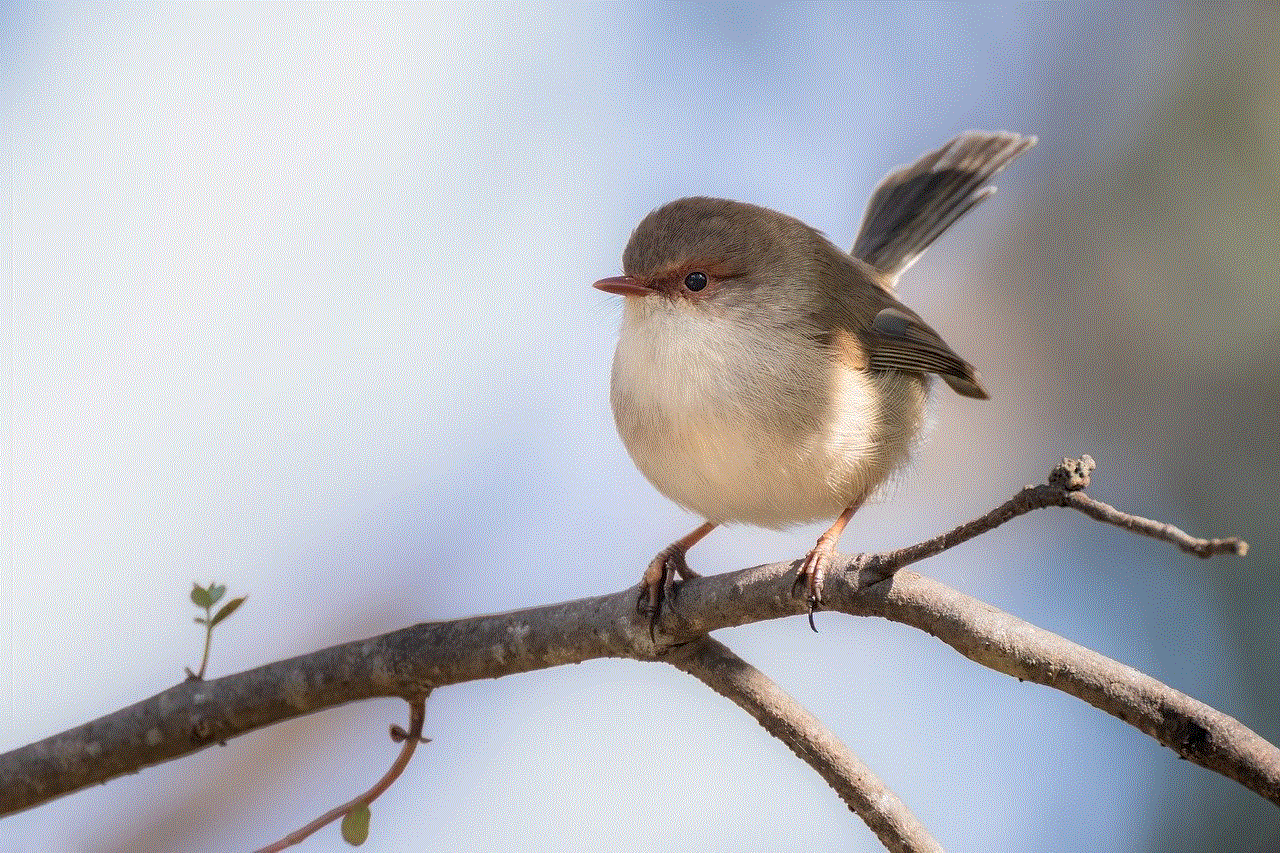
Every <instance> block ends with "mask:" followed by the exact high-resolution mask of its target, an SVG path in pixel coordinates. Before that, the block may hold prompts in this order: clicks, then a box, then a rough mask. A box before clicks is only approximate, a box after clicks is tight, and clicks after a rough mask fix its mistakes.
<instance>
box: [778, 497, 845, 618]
mask: <svg viewBox="0 0 1280 853" xmlns="http://www.w3.org/2000/svg"><path fill="white" fill-rule="evenodd" d="M860 506H862V501H858V502H857V503H856V504H854V505H853V506H851V507H849V508H848V509H846V510H845V511H844V512H842V513H840V517H839V518H837V519H836V520H835V522H834V523H833V524H832V525H831V526H830V527H828V528H827V532H826V533H824V534H822V535H821V536H819V537H818V542H817V544H815V545H814V546H813V550H811V551H810V552H809V553H808V555H807V556H806V557H805V558H804V563H802V564H801V566H800V571H798V572H797V573H796V581H795V583H794V584H792V586H791V594H792V595H798V594H799V593H800V589H801V585H802V584H803V588H804V598H805V601H807V602H808V603H809V627H810V628H813V630H815V631H817V630H818V629H817V628H816V627H814V624H813V612H814V611H815V610H817V609H818V608H819V606H821V604H822V580H823V578H824V577H825V576H826V574H827V566H828V565H830V563H831V555H832V554H834V553H835V550H836V543H837V542H839V541H840V534H841V533H843V532H844V526H845V525H846V524H848V523H849V519H850V518H853V514H854V513H855V512H857V511H858V507H860Z"/></svg>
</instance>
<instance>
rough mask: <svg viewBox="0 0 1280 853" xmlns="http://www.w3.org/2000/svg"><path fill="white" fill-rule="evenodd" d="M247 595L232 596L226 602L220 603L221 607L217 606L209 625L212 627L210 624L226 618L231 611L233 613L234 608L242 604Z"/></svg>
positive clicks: (236, 608) (215, 623)
mask: <svg viewBox="0 0 1280 853" xmlns="http://www.w3.org/2000/svg"><path fill="white" fill-rule="evenodd" d="M248 597H249V596H247V595H242V596H240V597H239V598H233V599H231V600H230V601H228V602H227V603H226V604H224V605H222V607H221V608H219V610H218V612H217V613H215V614H213V622H212V624H211V625H210V627H212V625H217V624H218V623H219V622H221V621H222V620H223V619H226V618H227V617H228V616H230V615H231V614H232V613H235V612H236V610H238V609H239V607H240V605H241V604H244V602H245V600H246V599H247V598H248Z"/></svg>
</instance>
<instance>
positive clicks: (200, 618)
mask: <svg viewBox="0 0 1280 853" xmlns="http://www.w3.org/2000/svg"><path fill="white" fill-rule="evenodd" d="M191 621H193V622H195V623H196V624H197V625H203V624H204V617H203V616H192V617H191Z"/></svg>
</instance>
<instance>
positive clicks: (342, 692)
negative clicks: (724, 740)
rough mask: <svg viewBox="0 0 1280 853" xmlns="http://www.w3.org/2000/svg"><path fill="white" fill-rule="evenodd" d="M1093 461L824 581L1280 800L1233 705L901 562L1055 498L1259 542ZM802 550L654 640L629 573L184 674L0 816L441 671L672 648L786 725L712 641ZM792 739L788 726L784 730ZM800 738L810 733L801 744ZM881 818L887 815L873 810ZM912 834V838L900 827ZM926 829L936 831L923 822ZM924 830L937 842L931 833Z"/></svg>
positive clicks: (740, 575) (10, 764)
mask: <svg viewBox="0 0 1280 853" xmlns="http://www.w3.org/2000/svg"><path fill="white" fill-rule="evenodd" d="M1091 467H1092V460H1089V459H1088V457H1084V458H1083V459H1081V460H1064V462H1063V465H1060V466H1058V467H1057V468H1055V469H1054V472H1053V473H1052V474H1051V475H1050V481H1049V483H1048V484H1046V485H1041V486H1035V487H1031V486H1029V487H1027V488H1025V489H1023V490H1022V491H1020V492H1019V493H1018V494H1017V495H1015V496H1014V497H1013V498H1012V499H1011V500H1010V501H1007V502H1006V503H1005V504H1003V505H1002V506H1000V507H997V508H996V509H994V510H992V511H991V512H990V513H987V514H986V515H984V516H983V517H981V518H979V519H975V520H974V521H971V522H967V523H966V524H963V525H961V526H960V527H957V528H956V529H955V530H952V531H949V532H948V533H945V534H943V535H942V536H939V537H937V538H935V539H933V540H930V541H928V542H924V543H920V544H919V545H913V546H910V547H908V548H903V549H900V550H898V551H893V552H889V553H886V554H877V555H860V556H858V557H852V558H841V562H839V563H837V565H836V566H833V568H832V570H831V572H830V574H829V575H828V578H827V581H826V587H825V590H824V593H825V597H826V607H827V609H829V610H837V611H841V612H845V613H849V614H853V615H859V616H881V617H883V618H886V619H890V620H893V621H897V622H902V623H904V624H907V625H912V626H914V627H917V628H920V629H921V630H923V631H926V632H927V633H930V634H932V635H933V636H935V637H938V638H939V639H940V640H942V641H943V642H945V643H947V644H948V645H950V646H952V647H953V648H955V649H956V650H957V651H959V652H960V653H961V654H963V655H965V656H966V657H969V658H970V659H972V660H974V661H976V662H978V663H981V664H983V665H985V666H988V667H991V668H993V669H996V670H998V671H1000V672H1004V673H1007V674H1009V675H1012V676H1014V677H1016V678H1019V679H1024V680H1028V681H1035V682H1037V683H1040V684H1045V685H1047V686H1050V687H1055V688H1057V689H1059V690H1062V691H1064V692H1066V693H1069V694H1071V695H1073V696H1077V697H1079V698H1081V699H1084V700H1085V701H1087V702H1089V703H1090V704H1092V705H1094V706H1096V707H1098V708H1100V709H1102V710H1104V711H1106V712H1107V713H1110V714H1112V715H1114V716H1116V717H1118V718H1119V719H1121V720H1124V721H1125V722H1128V723H1130V724H1132V725H1134V726H1136V727H1137V728H1139V729H1140V730H1142V731H1144V732H1146V733H1147V734H1148V735H1150V736H1152V737H1154V738H1155V739H1157V740H1158V741H1160V742H1161V743H1163V744H1164V745H1166V746H1168V747H1170V748H1171V749H1173V750H1175V751H1176V752H1177V753H1178V754H1179V755H1181V756H1182V757H1184V758H1187V759H1189V760H1191V761H1194V762H1196V763H1197V764H1200V765H1202V766H1204V767H1207V768H1209V769H1211V770H1214V771H1216V772H1219V773H1222V774H1223V775H1225V776H1227V777H1229V778H1232V779H1235V780H1236V781H1238V782H1240V783H1241V784H1243V785H1245V786H1246V787H1248V788H1250V789H1251V790H1253V791H1255V792H1256V793H1258V794H1259V795H1260V796H1263V797H1265V798H1267V799H1269V800H1271V801H1272V802H1274V803H1277V804H1280V750H1277V749H1276V748H1275V747H1274V746H1272V745H1271V744H1269V743H1267V742H1266V741H1265V740H1263V739H1262V738H1261V737H1259V736H1258V735H1256V734H1255V733H1253V732H1252V731H1250V730H1249V729H1248V728H1247V727H1245V726H1244V725H1242V724H1241V723H1239V722H1238V721H1236V720H1234V719H1232V718H1231V717H1228V716H1226V715H1225V714H1221V713H1219V712H1217V711H1215V710H1214V709H1212V708H1210V707H1209V706H1207V705H1204V704H1203V703H1201V702H1198V701H1196V700H1195V699H1192V698H1190V697H1189V696H1186V695H1185V694H1182V693H1179V692H1178V691H1176V690H1173V689H1171V688H1169V687H1167V686H1165V685H1163V684H1161V683H1160V682H1158V681H1156V680H1155V679H1152V678H1150V677H1148V676H1146V675H1143V674H1142V673H1139V672H1137V671H1136V670H1133V669H1131V668H1129V667H1127V666H1124V665H1122V664H1119V663H1117V662H1115V661H1112V660H1110V659H1108V658H1106V657H1104V656H1102V655H1099V654H1097V653H1095V652H1091V651H1089V650H1088V649H1085V648H1083V647H1081V646H1078V645H1076V644H1075V643H1071V642H1069V641H1067V640H1065V639H1063V638H1061V637H1058V636H1056V635H1054V634H1052V633H1050V632H1048V631H1043V630H1041V629H1039V628H1036V627H1035V626H1032V625H1029V624H1028V623H1026V622H1023V621H1022V620H1020V619H1017V618H1015V617H1013V616H1010V615H1009V614H1006V613H1002V612H1000V611H999V610H996V609H995V608H993V607H991V606H989V605H986V604H984V603H982V602H979V601H976V600H974V599H972V598H969V597H968V596H965V595H963V594H961V593H959V592H957V591H955V590H952V589H949V588H948V587H946V586H944V585H942V584H939V583H937V582H935V581H931V580H928V579H926V578H924V577H921V576H920V575H917V574H915V573H913V572H906V571H898V569H899V568H901V567H902V566H904V565H908V564H910V563H913V562H916V561H918V560H921V559H924V558H925V557H928V556H932V555H933V554H936V553H939V552H941V551H943V550H946V549H947V548H950V547H953V546H955V545H956V544H959V543H960V542H963V541H966V540H967V539H970V538H973V537H974V536H977V535H979V534H981V533H983V532H985V531H986V530H990V529H992V528H994V527H996V526H998V525H1000V524H1003V523H1004V522H1006V521H1008V520H1010V519H1012V518H1015V517H1017V516H1019V515H1022V514H1024V513H1026V512H1030V511H1032V510H1035V509H1040V508H1044V507H1049V506H1067V507H1071V508H1074V509H1077V510H1079V511H1081V512H1085V513H1086V514H1088V515H1090V516H1091V517H1094V518H1098V519H1099V520H1102V521H1106V522H1108V523H1113V524H1117V525H1119V526H1121V527H1125V528H1126V529H1131V530H1135V531H1136V532H1140V533H1143V534H1145V535H1151V536H1155V537H1157V538H1160V539H1164V540H1166V541H1169V542H1173V543H1174V544H1177V545H1178V546H1179V547H1181V548H1183V549H1184V550H1187V551H1189V552H1191V553H1195V554H1198V555H1200V556H1208V555H1210V554H1212V553H1220V552H1233V553H1237V554H1243V553H1244V552H1245V547H1246V546H1245V544H1244V543H1243V542H1240V541H1239V540H1233V539H1223V540H1198V539H1193V538H1192V537H1190V536H1188V535H1187V534H1185V533H1183V532H1182V531H1179V530H1177V529H1176V528H1172V527H1170V526H1168V525H1162V524H1159V523H1157V522H1153V521H1149V520H1147V519H1139V518H1136V517H1134V516H1129V515H1127V514H1125V513H1122V512H1120V511H1118V510H1115V509H1114V508H1112V507H1108V506H1106V505H1105V504H1101V503H1098V502H1096V501H1094V500H1093V499H1092V498H1089V497H1088V496H1086V495H1084V494H1083V492H1082V491H1081V489H1082V488H1083V487H1084V486H1085V485H1087V482H1088V473H1089V469H1091ZM797 565H798V562H792V563H773V564H770V565H765V566H757V567H755V568H752V569H744V570H741V571H737V572H729V573H726V574H721V575H715V576H710V577H700V578H693V579H690V580H688V581H686V582H685V583H684V584H682V585H681V586H680V588H679V595H678V597H677V598H676V599H675V600H674V601H673V602H671V607H670V610H669V611H668V612H667V613H666V614H665V616H664V618H663V620H662V623H661V626H660V627H661V629H662V631H661V632H660V634H659V642H658V643H657V644H655V643H654V642H653V641H652V640H651V639H650V636H649V626H648V620H647V619H645V618H644V617H642V616H639V615H637V613H636V611H635V591H634V589H627V590H623V591H622V592H618V593H615V594H613V595H606V596H598V597H594V598H585V599H580V600H577V601H570V602H565V603H562V604H554V605H548V606H545V607H536V608H530V609H527V610H519V611H513V612H510V613H501V614H493V615H487V616H477V617H473V618H470V619H460V620H456V621H451V622H435V623H423V624H420V625H414V626H411V627H408V628H404V629H402V630H399V631H394V632H391V633H389V634H384V635H382V636H379V637H372V638H369V639H366V640H358V641H355V642H351V643H345V644H342V645H339V646H333V647H331V648H328V649H322V650H320V651H317V652H313V653H311V654H308V655H303V656H300V657H296V658H292V659H290V660H285V661H280V662H277V663H272V664H268V665H266V666H263V667H259V668H257V669H253V670H249V671H247V672H243V673H239V674H237V675H231V676H227V677H225V678H220V679H217V680H214V681H186V682H183V683H180V684H178V685H175V686H174V687H172V688H170V689H168V690H166V691H164V692H162V693H160V694H158V695H156V696H153V697H152V698H150V699H146V700H144V701H142V702H139V703H137V704H135V705H132V706H130V707H128V708H124V709H122V710H120V711H117V712H115V713H113V714H109V715H107V716H105V717H102V718H100V719H98V720H95V721H93V722H90V723H87V724H85V725H82V726H79V727H77V728H74V729H70V730H68V731H66V732H63V733H61V734H57V735H54V736H52V737H50V738H46V739H45V740H42V741H39V742H37V743H34V744H31V745H29V746H26V747H22V748H20V749H17V750H14V751H12V752H10V753H7V754H5V755H3V756H0V815H4V814H10V813H12V812H15V811H19V810H22V809H26V808H30V807H32V806H35V805H38V804H40V803H43V802H47V801H48V800H51V799H53V798H55V797H58V796H62V795H64V794H68V793H71V792H73V791H76V790H79V789H80V788H83V787H86V786H88V785H91V784H94V783H96V782H104V781H106V780H108V779H111V778H114V777H115V776H119V775H121V774H123V773H129V772H136V771H137V770H140V769H141V768H143V767H147V766H150V765H153V764H157V763H159V762H161V761H167V760H171V759H173V758H177V757H179V756H182V755H186V754H189V753H192V752H195V751H197V750H200V749H204V748H206V747H208V746H211V745H213V744H222V743H225V742H226V741H227V740H229V739H230V738H232V737H235V736H237V735H241V734H244V733H246V732H249V731H253V730H254V729H257V728H261V727H263V726H267V725H270V724H272V723H276V722H280V721H282V720H285V719H291V718H293V717H298V716H301V715H303V714H308V713H313V712H315V711H319V710H323V709H325V708H329V707H333V706H335V705H338V704H342V703H345V702H351V701H355V700H358V699H366V698H372V697H379V696H398V697H401V698H405V699H407V700H413V699H414V698H415V697H421V696H424V695H426V694H427V693H428V692H429V691H430V690H431V689H433V688H436V687H441V686H445V685H449V684H456V683H460V682H463V681H471V680H475V679H480V678H498V677H501V676H503V675H509V674H512V673H517V672H528V671H531V670H536V669H542V668H546V667H551V666H558V665H561V664H566V663H577V662H580V661H584V660H588V659H591V658H598V657H620V658H632V659H635V660H642V661H656V660H665V661H667V662H670V663H673V664H675V665H677V666H681V667H682V668H686V671H689V672H691V673H694V674H697V675H698V677H700V678H703V680H704V681H706V682H707V683H708V684H710V685H711V686H712V687H713V688H714V689H717V690H719V691H721V692H723V693H724V694H725V695H727V696H729V697H730V698H732V699H733V701H735V702H737V703H738V704H739V705H741V706H742V707H744V708H747V710H749V711H750V712H752V713H753V715H757V719H761V721H762V723H765V720H770V722H768V723H765V724H766V728H768V729H769V730H770V731H771V732H773V733H775V734H779V732H780V731H782V730H783V729H785V728H787V726H788V725H790V724H783V723H781V722H777V721H779V720H782V719H784V718H785V715H786V714H788V713H793V711H790V710H788V709H787V707H786V704H787V703H786V702H785V701H783V700H784V698H785V694H781V692H780V691H778V694H777V695H775V694H773V693H771V692H770V691H769V690H768V689H765V687H764V686H763V685H764V684H765V682H761V681H760V680H759V679H760V678H763V676H759V674H758V673H757V674H756V675H752V674H751V673H752V672H754V671H753V670H750V669H749V668H748V669H743V667H747V665H746V664H745V663H743V662H740V661H739V662H737V663H730V662H731V661H736V660H737V659H736V658H733V657H732V656H731V653H729V652H728V650H727V649H723V646H719V644H715V645H711V644H712V643H714V641H711V640H709V639H707V638H706V637H705V635H706V634H707V633H708V632H710V631H715V630H718V629H721V628H727V627H732V626H736V625H743V624H747V623H750V622H756V621H761V620H764V619H776V618H781V617H784V616H792V615H798V614H802V613H805V612H807V607H806V605H805V603H804V602H803V601H800V600H798V599H796V598H793V597H792V596H791V594H790V590H791V583H790V581H791V578H792V577H793V576H794V572H795V569H796V567H797ZM717 648H718V649H722V650H723V651H718V650H717ZM694 650H700V654H702V655H704V656H706V657H705V660H703V661H702V662H701V663H699V660H700V659H699V658H698V656H696V655H694V654H693V653H694ZM713 652H714V653H713ZM691 655H692V656H691ZM717 659H718V660H719V663H716V660H717ZM757 676H758V678H757ZM766 681H767V680H766ZM773 689H774V690H776V688H773ZM761 715H764V716H763V718H762V716H761ZM797 719H798V718H797ZM809 719H810V721H811V722H805V723H804V725H799V724H798V723H797V725H796V726H794V728H796V729H797V731H800V730H803V731H800V734H799V735H797V737H799V738H800V739H799V740H796V741H794V742H793V741H791V740H788V741H787V742H788V744H789V745H791V746H792V748H793V749H794V750H796V751H797V754H801V755H802V757H805V755H804V753H812V752H814V746H813V745H814V744H816V743H818V742H819V741H821V740H822V739H823V738H825V737H826V736H827V735H829V733H827V735H824V734H823V732H825V729H823V728H822V727H821V725H820V724H817V723H816V721H812V718H809ZM814 725H817V728H814ZM784 734H785V733H784ZM779 736H783V735H782V734H779ZM787 737H790V735H787V736H786V737H783V739H784V740H787ZM805 739H808V740H809V741H810V742H811V743H809V745H806V744H805ZM837 743H838V742H837ZM824 749H825V747H824ZM841 749H843V753H842V754H843V755H845V757H844V758H842V759H841V760H840V761H837V762H834V763H830V762H828V763H827V764H826V765H825V768H826V769H823V767H819V765H817V764H815V765H814V766H815V767H817V768H818V769H819V772H822V773H823V775H824V778H828V776H829V775H830V776H834V777H836V779H837V781H833V782H832V784H833V786H835V787H836V789H837V791H839V792H840V793H841V796H844V797H845V798H846V801H848V802H850V803H851V805H853V804H854V803H855V802H857V801H858V800H859V799H862V800H868V801H870V800H873V799H875V798H876V797H877V796H879V793H878V789H877V788H876V787H875V786H876V785H877V784H878V782H876V780H874V777H870V776H869V775H864V774H863V771H862V770H861V769H859V767H860V765H858V764H857V759H856V758H852V756H851V754H848V751H847V749H844V748H843V746H841ZM819 751H821V750H819ZM837 752H839V751H838V750H837ZM833 754H834V753H833ZM849 758H852V762H850V761H849V760H848V759H849ZM806 760H807V759H806ZM828 781H831V779H830V778H828ZM864 782H867V783H869V784H864ZM842 786H844V788H842ZM895 799H896V798H895ZM854 807H855V809H857V808H858V807H857V806H856V805H855V806H854ZM890 811H892V809H891V810H890ZM860 813H861V812H860ZM908 817H909V815H908ZM898 819H899V818H896V817H895V818H892V820H898ZM869 820H890V819H889V818H883V817H876V816H874V815H873V816H872V817H871V818H869ZM911 820H914V818H912V819H911ZM903 825H904V826H906V824H905V823H904V824H903ZM873 828H874V827H873ZM877 831H879V830H877ZM899 837H901V838H910V837H911V836H910V834H909V833H899ZM923 838H925V839H927V834H926V835H925V836H923ZM925 843H933V842H932V839H928V842H923V841H922V842H921V844H925ZM900 849H934V848H930V847H928V846H920V847H914V848H913V847H907V846H903V847H901V848H900Z"/></svg>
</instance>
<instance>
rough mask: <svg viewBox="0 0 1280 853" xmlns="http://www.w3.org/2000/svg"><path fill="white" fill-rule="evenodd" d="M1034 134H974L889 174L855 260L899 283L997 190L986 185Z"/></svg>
mask: <svg viewBox="0 0 1280 853" xmlns="http://www.w3.org/2000/svg"><path fill="white" fill-rule="evenodd" d="M1035 144H1036V138H1035V137H1034V136H1020V135H1019V134H1016V133H1007V132H1004V131H998V132H995V133H989V132H986V131H976V130H971V131H968V132H967V133H962V134H960V135H959V136H957V137H956V138H955V139H953V140H951V141H950V142H948V143H947V144H946V145H944V146H942V147H941V148H939V149H938V150H937V151H931V152H929V153H928V154H925V155H924V156H923V157H921V158H920V159H919V160H917V161H916V162H914V163H912V164H911V165H909V166H903V167H901V168H899V169H896V170H894V171H893V172H891V173H889V175H888V176H887V177H885V179H884V180H883V181H881V182H880V185H879V186H877V187H876V190H875V192H874V193H872V195H871V201H870V202H868V203H867V212H866V213H865V214H864V215H863V217H862V228H861V229H860V230H859V231H858V239H857V240H856V241H855V242H854V244H853V256H854V257H855V258H858V259H859V260H861V261H865V262H866V263H868V264H870V265H871V266H872V267H875V268H876V269H878V270H880V271H881V272H883V273H885V274H886V275H887V276H889V277H890V279H891V280H892V279H895V278H896V277H897V276H898V275H900V274H901V273H902V272H904V271H905V270H906V269H907V268H908V267H910V266H911V265H912V264H913V263H915V261H916V259H917V258H919V257H920V255H921V254H922V253H923V252H924V250H925V249H927V248H929V245H930V244H931V243H933V241H934V240H936V239H938V237H940V236H941V235H942V232H944V231H946V230H947V229H948V228H950V227H951V226H952V225H954V224H955V223H956V221H957V220H959V219H960V217H962V216H964V215H965V214H966V213H968V212H969V211H970V210H972V209H973V208H974V206H975V205H977V204H978V203H979V202H982V201H984V200H985V199H987V198H988V197H990V196H991V194H992V193H994V192H995V191H996V188H995V187H994V186H988V185H987V184H988V182H989V181H991V179H992V178H994V177H995V176H996V174H997V173H998V172H999V171H1000V170H1001V169H1003V168H1004V167H1005V166H1007V165H1009V164H1010V163H1011V162H1013V161H1014V160H1015V159H1016V158H1017V157H1018V156H1019V155H1021V154H1022V153H1024V152H1025V151H1027V149H1029V148H1031V146H1033V145H1035Z"/></svg>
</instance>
